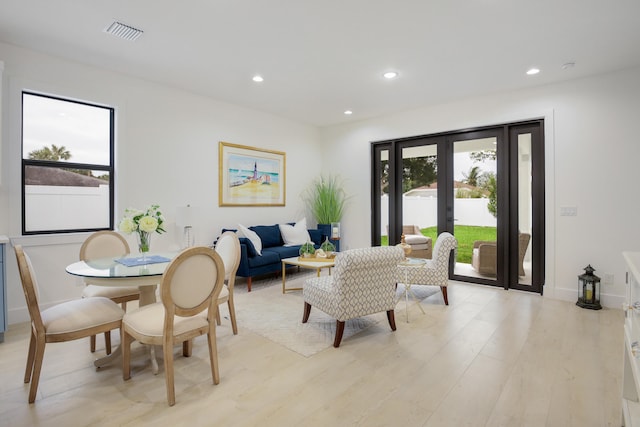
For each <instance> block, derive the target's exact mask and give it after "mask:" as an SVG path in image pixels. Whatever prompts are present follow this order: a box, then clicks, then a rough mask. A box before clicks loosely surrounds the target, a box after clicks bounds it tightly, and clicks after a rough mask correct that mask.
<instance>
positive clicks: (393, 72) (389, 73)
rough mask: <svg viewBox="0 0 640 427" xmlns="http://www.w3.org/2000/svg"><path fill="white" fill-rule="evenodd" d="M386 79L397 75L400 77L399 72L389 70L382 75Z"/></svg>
mask: <svg viewBox="0 0 640 427" xmlns="http://www.w3.org/2000/svg"><path fill="white" fill-rule="evenodd" d="M382 76H383V77H384V78H385V79H389V80H391V79H395V78H396V77H398V73H397V72H395V71H387V72H386V73H384V74H383V75H382Z"/></svg>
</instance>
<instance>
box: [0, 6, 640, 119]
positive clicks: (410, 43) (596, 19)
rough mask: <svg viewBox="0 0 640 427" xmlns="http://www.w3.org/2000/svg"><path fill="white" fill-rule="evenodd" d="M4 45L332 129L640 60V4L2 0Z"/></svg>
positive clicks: (0, 38) (0, 14) (0, 21)
mask: <svg viewBox="0 0 640 427" xmlns="http://www.w3.org/2000/svg"><path fill="white" fill-rule="evenodd" d="M114 20H119V21H120V22H123V23H125V24H128V25H131V26H133V27H137V28H140V29H142V30H144V34H143V35H142V37H140V38H139V39H138V40H137V41H135V42H130V41H125V40H121V39H118V38H116V37H114V36H112V35H109V34H106V33H104V32H103V30H104V29H105V28H106V27H107V26H108V25H109V24H111V22H113V21H114ZM0 41H3V42H6V43H9V44H14V45H18V46H23V47H27V48H31V49H34V50H37V51H41V52H46V53H50V54H52V55H55V56H59V57H63V58H67V59H70V60H75V61H79V62H82V63H87V64H91V65H95V66H97V67H101V68H106V69H110V70H113V71H119V72H122V73H125V74H129V75H132V76H137V77H142V78H144V79H146V80H150V81H155V82H159V83H163V84H167V85H171V86H174V87H178V88H182V89H185V90H188V91H192V92H195V93H199V94H203V95H206V96H210V97H212V98H214V99H217V100H220V101H226V102H229V103H233V104H238V105H242V106H246V107H250V108H254V109H258V110H263V111H267V112H271V113H273V114H276V115H279V116H283V117H288V118H290V119H292V120H295V121H298V122H303V123H308V124H313V125H317V126H328V125H332V124H338V123H344V122H349V121H356V120H361V119H364V118H370V117H375V116H380V115H386V114H391V113H394V112H398V111H403V110H408V109H412V108H416V107H421V106H427V105H430V104H440V103H445V102H448V101H452V100H455V99H461V98H465V97H469V96H477V95H482V94H487V93H494V92H502V91H509V90H514V89H518V88H525V87H531V86H537V85H542V84H548V83H552V82H559V81H564V80H570V79H575V78H580V77H584V76H588V75H593V74H600V73H605V72H609V71H613V70H619V69H623V68H629V67H637V66H640V0H537V1H534V0H526V1H525V0H396V1H391V0H386V1H381V0H187V1H177V0H173V1H169V0H102V1H100V0H83V1H80V0H54V1H52V0H0ZM0 60H2V58H1V57H0ZM567 62H575V64H576V65H575V67H573V68H568V69H563V68H562V65H563V64H564V63H567ZM8 66H9V65H8V64H7V67H8ZM532 66H535V67H538V68H540V69H541V70H542V71H541V72H540V73H539V74H538V75H536V76H527V75H525V71H526V70H527V69H528V68H530V67H532ZM390 69H393V70H396V71H398V72H399V73H400V76H399V77H398V78H397V79H395V80H392V81H386V80H385V79H383V77H382V73H383V72H384V71H386V70H390ZM254 74H260V75H262V76H263V77H264V79H265V80H264V82H262V83H260V84H256V83H254V82H253V81H252V80H251V77H252V76H253V75H254ZM347 109H349V110H353V112H354V113H353V115H351V116H345V115H344V114H343V112H344V111H345V110H347Z"/></svg>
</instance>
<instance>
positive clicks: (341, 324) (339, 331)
mask: <svg viewBox="0 0 640 427" xmlns="http://www.w3.org/2000/svg"><path fill="white" fill-rule="evenodd" d="M343 333H344V322H341V321H339V320H336V337H335V339H334V340H333V346H334V347H335V348H338V347H340V341H342V334H343Z"/></svg>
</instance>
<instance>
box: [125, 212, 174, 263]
mask: <svg viewBox="0 0 640 427" xmlns="http://www.w3.org/2000/svg"><path fill="white" fill-rule="evenodd" d="M163 223H164V216H162V212H161V211H160V206H159V205H151V206H149V207H148V208H147V210H146V211H141V210H139V209H134V208H127V209H125V211H124V217H123V218H122V220H121V221H120V224H119V225H118V229H119V230H120V231H122V232H123V233H125V234H131V233H134V232H135V233H137V237H138V248H139V249H140V252H142V253H145V252H149V246H150V243H151V233H153V232H156V233H158V234H161V233H164V232H165V231H166V230H165V229H164V228H162V224H163Z"/></svg>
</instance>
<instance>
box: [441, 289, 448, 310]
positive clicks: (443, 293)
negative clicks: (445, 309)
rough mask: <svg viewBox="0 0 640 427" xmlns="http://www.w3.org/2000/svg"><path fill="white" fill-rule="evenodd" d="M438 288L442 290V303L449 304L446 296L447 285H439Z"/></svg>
mask: <svg viewBox="0 0 640 427" xmlns="http://www.w3.org/2000/svg"><path fill="white" fill-rule="evenodd" d="M440 290H441V291H442V298H444V305H449V299H448V298H447V287H446V286H440Z"/></svg>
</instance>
